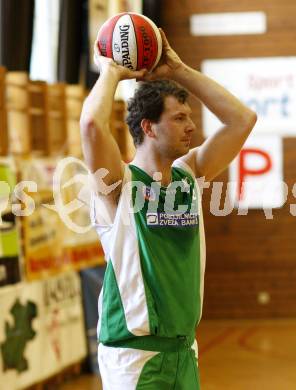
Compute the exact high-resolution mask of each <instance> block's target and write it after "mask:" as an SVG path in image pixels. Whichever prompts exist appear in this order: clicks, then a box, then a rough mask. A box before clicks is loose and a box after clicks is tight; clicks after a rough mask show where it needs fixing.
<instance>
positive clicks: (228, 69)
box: [201, 57, 296, 137]
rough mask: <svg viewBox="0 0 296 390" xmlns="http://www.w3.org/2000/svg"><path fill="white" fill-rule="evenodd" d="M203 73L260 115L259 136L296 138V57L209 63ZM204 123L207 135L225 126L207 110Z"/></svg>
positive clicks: (203, 64)
mask: <svg viewBox="0 0 296 390" xmlns="http://www.w3.org/2000/svg"><path fill="white" fill-rule="evenodd" d="M201 70H202V72H203V73H204V74H206V75H208V76H209V77H211V78H213V79H214V80H216V81H217V82H219V83H220V84H222V85H223V86H224V87H226V88H227V89H228V90H229V91H230V92H232V93H233V94H234V95H235V96H237V97H238V98H239V99H241V100H242V101H243V102H244V103H245V104H246V105H247V106H248V107H250V108H251V109H253V110H254V111H255V112H256V113H257V115H258V121H257V123H256V126H255V129H254V130H253V132H254V133H255V134H276V135H280V136H288V137H294V136H296V110H295V109H294V107H295V106H296V57H266V58H235V59H223V60H205V61H202V63H201ZM202 120H203V129H204V132H205V135H206V136H210V135H212V134H214V133H215V132H216V131H217V130H218V129H219V127H221V123H220V121H219V120H218V119H217V118H216V117H215V116H214V115H213V114H212V113H211V112H210V111H209V110H208V109H206V108H205V107H203V111H202Z"/></svg>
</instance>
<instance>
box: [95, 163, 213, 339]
mask: <svg viewBox="0 0 296 390" xmlns="http://www.w3.org/2000/svg"><path fill="white" fill-rule="evenodd" d="M91 203H92V206H91V218H92V221H93V224H94V226H95V227H96V230H97V232H98V234H99V236H100V239H101V243H102V246H103V249H104V252H105V258H106V260H107V269H106V273H105V278H104V284H103V289H102V291H101V294H100V298H99V323H98V338H99V341H100V342H102V343H103V344H108V343H112V342H116V341H120V340H126V339H130V338H133V337H135V336H145V335H155V336H162V337H176V336H188V337H191V336H192V335H193V334H194V333H195V327H196V325H197V324H198V322H199V320H200V318H201V313H202V302H203V286H204V269H205V241H204V229H203V218H202V209H201V200H200V195H199V191H198V187H197V183H196V181H195V179H194V178H193V175H192V172H190V171H189V170H188V167H187V166H185V165H184V166H183V165H182V164H181V163H179V162H178V164H175V165H174V166H173V167H172V183H171V184H170V186H168V187H167V188H164V187H161V186H160V185H159V184H158V183H157V182H155V181H153V179H152V178H151V177H150V176H149V175H148V174H147V173H146V172H144V171H143V170H141V169H140V168H138V167H136V166H133V165H129V166H127V168H126V172H125V177H124V181H123V190H122V193H121V197H120V200H119V203H118V207H117V211H116V215H115V218H114V219H113V221H110V220H109V216H108V213H106V210H105V209H103V206H102V204H101V203H100V198H99V197H96V196H93V197H92V202H91ZM98 213H99V214H100V217H99V218H98V219H99V220H100V224H99V223H98V222H97V218H96V215H97V214H98ZM102 220H103V222H102V223H101V221H102Z"/></svg>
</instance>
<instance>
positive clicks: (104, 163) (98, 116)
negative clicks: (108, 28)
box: [80, 53, 145, 185]
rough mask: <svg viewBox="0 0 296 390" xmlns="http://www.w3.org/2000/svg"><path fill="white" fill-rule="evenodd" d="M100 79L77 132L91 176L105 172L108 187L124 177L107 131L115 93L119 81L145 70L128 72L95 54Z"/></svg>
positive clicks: (118, 152) (120, 163)
mask: <svg viewBox="0 0 296 390" xmlns="http://www.w3.org/2000/svg"><path fill="white" fill-rule="evenodd" d="M95 62H96V64H97V66H98V68H99V71H100V76H99V79H98V80H97V82H96V84H95V85H94V87H93V88H92V90H91V92H90V94H89V95H88V97H87V98H86V99H85V102H84V104H83V108H82V113H81V118H80V130H81V138H82V149H83V155H84V158H85V161H86V164H87V166H88V167H89V169H90V171H91V172H92V173H95V172H97V170H98V169H100V168H104V169H107V170H108V174H107V175H106V177H104V183H105V184H106V185H111V184H113V183H115V182H117V181H118V180H121V179H122V177H123V164H122V161H121V155H120V151H119V148H118V146H117V143H116V141H115V139H114V138H113V136H112V134H111V132H110V126H109V122H110V117H111V112H112V105H113V100H114V94H115V91H116V88H117V85H118V83H119V81H120V80H124V79H132V78H141V77H142V76H143V75H144V74H145V70H142V71H131V70H130V69H127V68H124V67H122V66H119V65H117V64H115V62H114V61H113V60H112V59H109V58H106V57H103V56H101V55H100V54H99V53H95Z"/></svg>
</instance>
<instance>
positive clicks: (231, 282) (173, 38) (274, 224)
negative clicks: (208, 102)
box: [162, 0, 296, 318]
mask: <svg viewBox="0 0 296 390" xmlns="http://www.w3.org/2000/svg"><path fill="white" fill-rule="evenodd" d="M243 11H263V12H265V13H266V15H267V26H268V27H267V29H268V31H267V33H266V34H262V35H239V36H212V37H194V36H192V35H190V31H189V17H190V15H191V14H195V13H207V12H209V13H212V12H243ZM162 15H163V22H162V27H163V29H164V30H165V32H166V34H167V36H168V39H169V41H170V43H171V45H172V47H173V48H174V49H175V50H176V51H177V52H178V54H179V55H180V56H181V58H182V59H183V60H184V61H185V62H186V63H188V64H189V65H190V66H192V67H194V68H196V69H200V63H201V61H202V60H203V59H210V58H236V57H239V58H242V57H243V58H246V57H265V56H295V55H296V23H295V20H296V2H294V1H291V0H282V1H280V2H279V1H278V0H268V1H267V0H241V1H240V2H237V1H235V0H223V1H221V0H200V1H195V2H193V1H190V0H184V1H179V0H163V2H162ZM190 103H191V105H192V108H193V117H194V120H195V122H196V124H197V128H198V130H197V132H196V135H195V137H194V144H193V146H194V145H197V144H199V143H200V142H202V140H203V135H202V129H201V114H200V104H199V103H198V102H196V101H194V100H193V99H192V100H191V102H190ZM295 150H296V138H286V139H284V179H285V181H286V183H287V184H288V186H289V195H288V199H287V202H286V204H285V205H284V207H282V208H280V209H277V210H274V211H273V216H274V217H273V219H272V220H266V219H265V217H264V212H263V210H251V211H249V213H248V215H247V216H238V215H237V211H235V210H234V211H233V212H232V213H231V214H230V215H228V216H225V217H216V216H214V215H213V214H212V213H211V212H210V210H209V203H210V193H211V188H210V189H207V190H204V199H203V204H204V216H205V228H206V238H207V266H206V280H205V304H204V317H206V318H227V317H228V318H242V317H256V318H257V317H280V316H285V317H292V316H293V317H295V316H296V238H295V237H296V217H293V216H292V215H291V213H290V205H291V204H294V203H295V204H296V199H295V197H294V196H293V194H292V187H293V184H294V183H295V182H296V180H295V179H296V161H295V160H296V159H295ZM227 180H228V174H227V172H224V173H223V174H222V175H220V176H219V177H218V178H217V179H216V181H223V182H224V183H226V182H227ZM295 195H296V194H295ZM259 300H260V301H261V303H259Z"/></svg>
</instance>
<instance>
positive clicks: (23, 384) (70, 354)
mask: <svg viewBox="0 0 296 390" xmlns="http://www.w3.org/2000/svg"><path fill="white" fill-rule="evenodd" d="M0 307H1V316H0V378H1V380H0V390H7V389H9V390H10V389H11V390H12V389H15V390H16V389H24V388H27V387H29V386H31V385H33V384H34V383H38V382H40V381H42V380H44V379H46V378H48V377H50V376H51V375H54V374H56V373H58V372H60V371H61V370H62V369H63V368H65V367H67V366H69V365H71V364H74V363H76V362H79V361H81V360H82V359H83V358H84V357H85V356H86V353H87V352H86V337H85V328H84V315H83V307H82V300H81V286H80V278H79V276H78V274H77V273H75V272H74V271H72V272H68V273H64V274H62V275H59V276H56V277H51V278H48V279H46V280H44V281H41V280H38V281H34V282H31V283H19V284H17V285H16V286H7V287H3V288H1V289H0ZM3 385H4V386H3Z"/></svg>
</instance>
